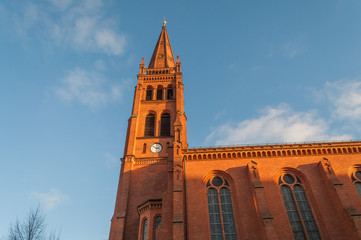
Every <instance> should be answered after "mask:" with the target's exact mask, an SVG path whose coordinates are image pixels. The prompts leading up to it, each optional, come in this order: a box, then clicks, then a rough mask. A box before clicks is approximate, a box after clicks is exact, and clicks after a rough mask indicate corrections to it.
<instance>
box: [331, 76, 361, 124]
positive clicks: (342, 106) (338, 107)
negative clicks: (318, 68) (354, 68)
mask: <svg viewBox="0 0 361 240" xmlns="http://www.w3.org/2000/svg"><path fill="white" fill-rule="evenodd" d="M325 89H326V94H327V97H328V100H329V101H330V103H331V104H332V114H333V117H335V118H337V119H342V120H351V121H355V120H356V121H360V119H361V80H360V78H359V79H353V80H340V81H337V82H327V83H326V87H325Z"/></svg>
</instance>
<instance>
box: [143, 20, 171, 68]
mask: <svg viewBox="0 0 361 240" xmlns="http://www.w3.org/2000/svg"><path fill="white" fill-rule="evenodd" d="M165 24H166V21H165V20H164V21H163V27H162V32H161V33H160V35H159V39H158V42H157V44H156V46H155V49H154V52H153V56H152V59H151V60H150V63H149V67H148V68H170V67H175V62H174V57H173V51H172V47H171V46H170V41H169V37H168V33H167V27H166V26H165Z"/></svg>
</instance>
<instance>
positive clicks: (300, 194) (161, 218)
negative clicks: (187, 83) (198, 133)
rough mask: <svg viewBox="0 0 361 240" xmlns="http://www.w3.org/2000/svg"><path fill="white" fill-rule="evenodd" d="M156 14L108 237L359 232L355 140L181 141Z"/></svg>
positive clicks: (170, 60) (180, 103)
mask: <svg viewBox="0 0 361 240" xmlns="http://www.w3.org/2000/svg"><path fill="white" fill-rule="evenodd" d="M183 89H184V86H183V82H182V72H181V62H180V59H179V57H177V58H176V59H175V58H174V56H173V52H172V48H171V45H170V41H169V38H168V34H167V28H166V26H165V22H164V23H163V27H162V31H161V33H160V36H159V39H158V42H157V44H156V46H155V49H154V53H153V56H152V58H151V60H150V63H149V65H148V67H147V68H146V66H145V63H144V58H143V60H142V62H141V64H140V68H139V74H138V83H137V85H136V87H135V93H134V102H133V108H132V113H131V116H130V118H129V121H128V131H127V136H126V142H125V149H124V157H123V158H122V165H121V174H120V179H119V186H118V193H117V197H116V204H115V210H114V215H113V217H112V220H111V228H110V236H109V239H110V240H156V239H157V240H169V239H177V240H185V239H189V240H206V239H207V240H208V239H212V240H218V239H220V240H222V239H227V240H231V239H273V240H279V239H282V240H284V239H296V240H298V239H306V240H315V239H332V240H334V239H340V240H341V239H344V240H348V239H361V142H356V141H350V142H322V143H321V142H320V143H302V144H283V145H263V146H262V145H255V146H238V147H214V148H188V144H187V117H186V115H185V112H184V99H183Z"/></svg>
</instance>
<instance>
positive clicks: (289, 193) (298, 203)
mask: <svg viewBox="0 0 361 240" xmlns="http://www.w3.org/2000/svg"><path fill="white" fill-rule="evenodd" d="M279 184H280V186H281V193H282V198H283V203H284V204H285V207H286V211H287V215H288V220H289V221H290V225H291V228H292V232H293V236H294V238H295V239H296V240H303V239H305V240H318V239H321V237H320V235H319V233H318V230H317V225H316V222H315V219H314V217H313V214H312V211H311V208H310V205H309V203H308V200H307V197H306V194H305V191H304V189H303V186H302V182H301V181H300V179H299V178H298V177H296V176H294V175H293V174H291V173H286V174H283V175H282V176H281V177H280V178H279Z"/></svg>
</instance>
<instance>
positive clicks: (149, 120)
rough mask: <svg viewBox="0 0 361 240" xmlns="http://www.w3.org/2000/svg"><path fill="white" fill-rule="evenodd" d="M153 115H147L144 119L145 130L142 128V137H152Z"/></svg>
mask: <svg viewBox="0 0 361 240" xmlns="http://www.w3.org/2000/svg"><path fill="white" fill-rule="evenodd" d="M154 122H155V116H154V114H151V113H150V114H148V115H147V116H146V117H145V128H144V137H154Z"/></svg>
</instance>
